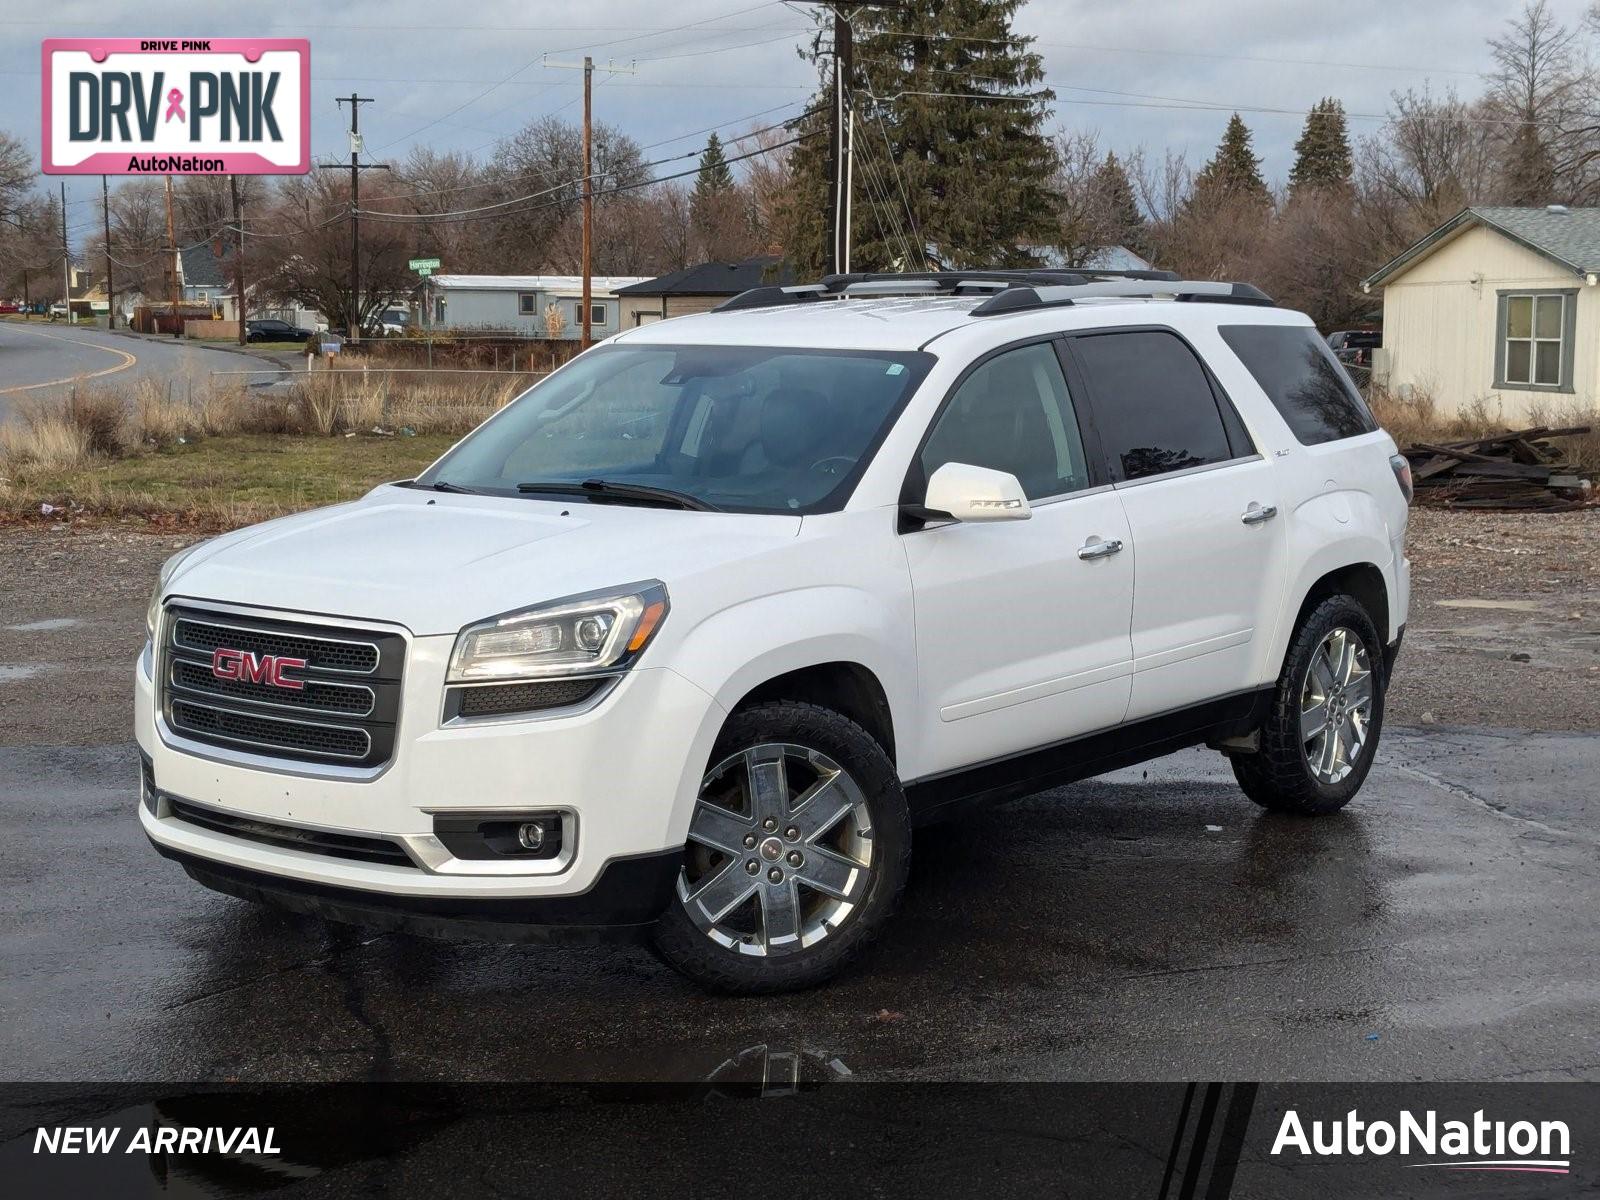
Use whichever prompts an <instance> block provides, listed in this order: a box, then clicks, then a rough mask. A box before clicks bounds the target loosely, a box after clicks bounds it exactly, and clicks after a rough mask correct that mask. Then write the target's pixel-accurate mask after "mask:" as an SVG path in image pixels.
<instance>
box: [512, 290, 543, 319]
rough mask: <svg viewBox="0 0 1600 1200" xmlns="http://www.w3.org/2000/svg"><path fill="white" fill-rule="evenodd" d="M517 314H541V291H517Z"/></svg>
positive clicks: (522, 315) (530, 315) (533, 315)
mask: <svg viewBox="0 0 1600 1200" xmlns="http://www.w3.org/2000/svg"><path fill="white" fill-rule="evenodd" d="M517 315H518V316H519V317H537V316H538V315H539V293H538V292H518V293H517Z"/></svg>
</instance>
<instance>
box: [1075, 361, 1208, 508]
mask: <svg viewBox="0 0 1600 1200" xmlns="http://www.w3.org/2000/svg"><path fill="white" fill-rule="evenodd" d="M1072 350H1073V354H1074V356H1075V357H1076V358H1077V360H1078V365H1079V366H1080V367H1081V368H1082V370H1083V373H1084V377H1085V378H1086V379H1087V381H1088V384H1089V392H1090V394H1091V396H1092V397H1093V400H1094V414H1095V423H1096V425H1097V426H1098V428H1099V431H1100V443H1101V446H1102V447H1103V448H1104V450H1105V455H1106V466H1107V468H1108V469H1109V470H1110V472H1111V476H1112V478H1113V479H1119V480H1129V479H1145V478H1148V477H1150V476H1152V475H1163V474H1166V473H1167V472H1169V471H1183V470H1187V469H1188V468H1190V467H1203V466H1207V465H1209V464H1211V463H1219V462H1227V461H1228V460H1229V459H1230V458H1232V457H1234V455H1233V451H1232V450H1231V449H1230V448H1229V445H1228V434H1227V430H1226V429H1225V427H1224V426H1223V423H1222V414H1221V411H1220V410H1219V409H1218V407H1217V398H1216V395H1215V394H1214V393H1213V392H1212V390H1211V381H1210V379H1208V378H1207V376H1206V373H1205V370H1204V369H1203V368H1202V367H1201V366H1200V362H1199V360H1198V359H1196V358H1195V356H1194V352H1193V351H1192V350H1190V349H1189V347H1188V346H1186V345H1185V344H1184V343H1183V341H1182V340H1181V339H1179V338H1178V337H1176V336H1175V335H1173V334H1170V333H1163V332H1161V331H1160V330H1130V331H1128V332H1126V333H1100V334H1092V335H1088V336H1084V337H1075V338H1073V339H1072Z"/></svg>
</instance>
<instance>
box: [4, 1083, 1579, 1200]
mask: <svg viewBox="0 0 1600 1200" xmlns="http://www.w3.org/2000/svg"><path fill="white" fill-rule="evenodd" d="M828 1077H829V1076H828V1068H827V1064H825V1063H820V1062H811V1061H809V1060H807V1059H805V1058H804V1057H796V1056H788V1055H765V1056H762V1057H761V1059H760V1061H755V1060H742V1059H736V1060H730V1062H729V1064H727V1070H726V1071H725V1073H724V1074H723V1075H722V1076H721V1077H719V1078H716V1079H713V1080H711V1081H709V1082H707V1083H705V1084H701V1085H679V1084H638V1085H627V1084H603V1085H593V1086H583V1085H549V1084H527V1085H520V1084H475V1085H445V1084H332V1085H316V1086H292V1085H285V1086H265V1087H263V1086H221V1085H196V1086H194V1087H192V1088H187V1089H186V1088H182V1087H174V1086H173V1085H170V1084H167V1085H152V1086H139V1085H106V1086H104V1087H96V1086H93V1085H62V1086H53V1085H13V1086H11V1087H9V1088H6V1089H5V1092H4V1099H3V1102H0V1121H3V1123H0V1180H4V1181H5V1183H4V1186H5V1188H6V1190H7V1191H8V1193H10V1194H13V1195H28V1196H32V1195H91V1194H93V1195H106V1196H143V1195H152V1196H155V1195H168V1194H182V1195H202V1196H225V1197H234V1196H251V1195H257V1194H265V1193H282V1194H284V1195H290V1194H293V1195H300V1194H304V1195H311V1196H319V1195H330V1196H331V1195H339V1196H346V1195H455V1196H477V1195H486V1194H487V1195H496V1196H539V1197H568V1196H571V1197H590V1196H633V1195H642V1194H646V1193H648V1194H650V1195H653V1196H658V1197H659V1196H680V1195H681V1196H694V1197H703V1196H720V1195H727V1196H740V1197H745V1196H762V1195H766V1194H768V1193H769V1192H770V1193H773V1194H778V1193H782V1194H786V1195H797V1196H805V1197H813V1196H833V1195H839V1196H845V1195H849V1196H863V1195H866V1196H931V1197H942V1196H967V1195H982V1196H984V1197H997V1196H1029V1197H1035V1196H1089V1197H1112V1196H1118V1197H1120V1196H1128V1197H1149V1198H1151V1200H1221V1198H1223V1197H1230V1196H1235V1197H1263V1198H1268V1197H1270V1198H1277V1197H1284V1198H1290V1197H1295V1198H1303V1197H1307V1196H1315V1197H1317V1198H1318V1200H1332V1198H1336V1197H1344V1196H1352V1197H1355V1196H1363V1197H1366V1196H1384V1197H1391V1196H1392V1197H1434V1196H1439V1197H1445V1196H1449V1197H1462V1196H1465V1197H1485V1196H1494V1197H1501V1196H1505V1197H1535V1198H1543V1197H1558V1196H1575V1195H1581V1194H1595V1193H1596V1192H1597V1190H1600V1172H1597V1170H1596V1166H1595V1153H1594V1147H1595V1140H1596V1138H1595V1135H1596V1133H1597V1131H1600V1086H1596V1085H1589V1084H1570V1085H1548V1084H1540V1085H1531V1084H1530V1085H1509V1084H1493V1085H1491V1084H1482V1085H1471V1084H1455V1085H1441V1084H1415V1085H1400V1084H1381V1085H1378V1084H1373V1085H1367V1084H1339V1085H1320V1084H1264V1085H1257V1084H1254V1083H1231V1084H1225V1083H1209V1084H1207V1083H1188V1084H1185V1083H1175V1084H894V1083H873V1084H865V1083H850V1082H824V1081H823V1080H825V1079H827V1078H828Z"/></svg>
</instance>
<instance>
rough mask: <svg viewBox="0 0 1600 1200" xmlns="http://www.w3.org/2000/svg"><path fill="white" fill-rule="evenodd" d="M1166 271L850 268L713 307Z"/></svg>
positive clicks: (1069, 283) (1059, 283) (1165, 275)
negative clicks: (847, 271)
mask: <svg viewBox="0 0 1600 1200" xmlns="http://www.w3.org/2000/svg"><path fill="white" fill-rule="evenodd" d="M1177 278H1178V277H1177V276H1176V275H1175V274H1173V273H1172V272H1171V271H1100V270H1095V269H1092V268H1088V267H1083V268H1073V269H1070V270H1056V269H1053V268H1032V269H1023V270H1015V271H984V270H974V271H855V272H851V273H850V274H847V275H825V276H823V277H822V279H821V281H820V282H817V283H805V284H799V285H797V286H793V287H774V286H767V287H757V288H751V289H749V290H748V291H744V292H740V293H739V294H738V295H737V296H734V297H732V298H731V299H728V300H725V301H723V302H722V303H721V304H719V305H717V306H716V308H714V309H712V311H713V312H736V311H738V310H740V309H747V308H774V307H777V306H778V305H783V304H806V303H810V302H811V301H814V300H834V299H840V298H843V297H845V296H852V295H854V296H862V295H878V296H904V295H960V294H961V293H963V292H970V291H985V292H1002V291H1005V290H1007V289H1013V288H1032V289H1038V288H1061V287H1083V286H1088V285H1091V284H1092V283H1093V281H1095V280H1119V281H1120V280H1128V281H1133V280H1144V281H1169V280H1176V279H1177Z"/></svg>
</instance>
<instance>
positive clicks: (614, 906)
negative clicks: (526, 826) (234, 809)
mask: <svg viewBox="0 0 1600 1200" xmlns="http://www.w3.org/2000/svg"><path fill="white" fill-rule="evenodd" d="M152 840H153V839H152ZM154 844H155V848H156V850H157V851H158V852H159V853H160V854H161V855H162V856H163V857H164V858H170V859H172V860H173V861H174V862H176V863H178V864H179V865H180V866H182V867H183V869H184V870H185V871H187V872H188V873H189V877H190V878H191V879H193V880H194V881H195V882H196V883H200V884H204V885H205V886H206V887H208V888H211V889H212V890H213V891H218V892H223V893H225V894H227V895H229V896H236V897H238V898H239V899H241V900H253V901H256V902H257V903H260V904H267V905H270V906H272V907H273V908H282V909H287V910H288V911H290V912H297V913H304V914H306V915H308V916H316V917H324V918H326V919H327V920H330V921H342V922H345V923H347V924H351V925H362V926H366V927H367V928H371V929H383V930H390V931H395V932H400V933H415V934H421V935H422V936H424V937H438V938H468V939H472V940H477V941H488V942H589V941H614V940H619V939H620V940H629V939H633V938H637V937H640V936H642V935H644V934H645V933H647V932H648V931H649V930H650V928H651V927H652V926H653V925H654V924H655V921H656V918H657V917H659V916H660V915H661V913H662V911H663V910H664V909H665V908H666V907H667V905H668V904H669V903H671V901H672V889H673V885H674V884H675V883H676V881H677V878H678V866H679V863H680V862H681V861H682V858H683V852H682V851H681V850H664V851H662V852H661V853H659V854H644V855H640V856H638V857H636V858H622V859H614V860H613V861H611V862H610V863H608V864H607V865H606V866H605V868H604V869H603V870H602V871H601V872H600V877H599V878H598V879H596V880H595V883H594V885H593V886H592V887H591V888H589V890H588V891H586V892H584V893H583V894H582V895H576V896H550V897H539V898H531V899H507V900H480V899H470V898H469V899H455V898H450V897H420V896H394V895H385V894H383V893H379V892H370V891H359V890H357V889H355V888H341V887H329V886H327V885H325V884H318V883H311V882H307V881H305V880H301V879H294V878H289V877H286V876H282V875H271V874H268V873H266V872H264V871H251V870H245V869H242V868H240V867H233V866H227V865H225V864H223V863H219V862H215V861H213V860H211V859H205V858H197V857H195V856H194V855H190V854H184V853H182V852H181V851H177V850H173V849H171V848H170V847H168V846H164V845H162V844H161V843H160V842H155V843H154Z"/></svg>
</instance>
